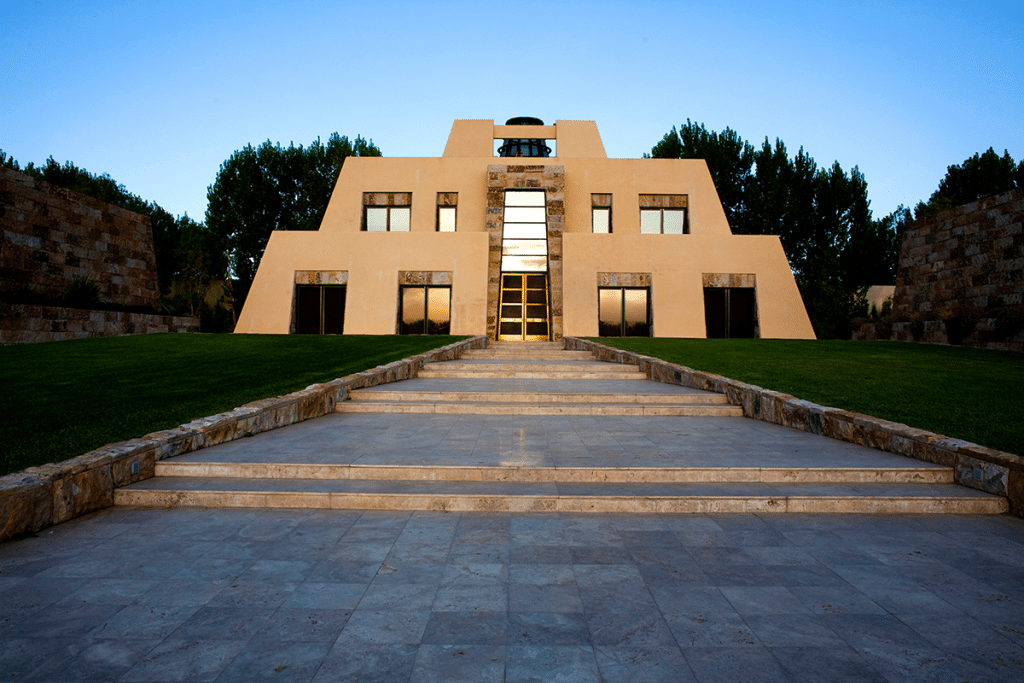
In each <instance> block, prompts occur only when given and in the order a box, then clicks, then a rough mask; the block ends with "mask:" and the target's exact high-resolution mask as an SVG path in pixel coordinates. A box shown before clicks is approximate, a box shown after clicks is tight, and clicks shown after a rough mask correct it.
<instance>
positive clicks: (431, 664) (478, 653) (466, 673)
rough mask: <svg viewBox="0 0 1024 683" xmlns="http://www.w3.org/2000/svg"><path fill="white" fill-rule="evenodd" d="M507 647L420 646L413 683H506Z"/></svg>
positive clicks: (411, 682) (477, 645)
mask: <svg viewBox="0 0 1024 683" xmlns="http://www.w3.org/2000/svg"><path fill="white" fill-rule="evenodd" d="M506 673H507V672H506V661H505V646H504V645H485V644H479V643H473V644H464V645H430V644H424V645H420V647H419V650H418V651H417V653H416V662H415V664H414V665H413V671H412V676H411V677H410V678H409V682H410V683H425V682H427V681H431V682H433V681H445V682H449V681H450V682H451V683H460V682H462V681H466V682H467V683H469V682H473V683H477V682H479V683H487V682H489V681H494V683H504V681H506V680H507V679H506Z"/></svg>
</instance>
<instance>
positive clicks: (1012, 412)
mask: <svg viewBox="0 0 1024 683" xmlns="http://www.w3.org/2000/svg"><path fill="white" fill-rule="evenodd" d="M594 341H599V342H601V343H603V344H607V345H609V346H616V347H618V348H622V349H628V350H630V351H636V352H638V353H642V354H645V355H649V356H654V357H656V358H662V359H664V360H667V361H670V362H673V363H678V364H680V365H685V366H687V367H691V368H694V369H696V370H703V371H706V372H713V373H716V374H720V375H724V376H725V377H729V378H731V379H735V380H739V381H741V382H749V383H750V384H754V385H757V386H760V387H763V388H765V389H772V390H774V391H780V392H783V393H787V394H791V395H793V396H796V397H798V398H802V399H805V400H807V401H812V402H814V403H819V404H821V405H826V406H833V407H836V408H843V409H845V410H852V411H855V412H859V413H864V414H866V415H872V416H874V417H879V418H882V419H886V420H892V421H895V422H902V423H904V424H907V425H910V426H911V427H917V428H919V429H927V430H930V431H934V432H938V433H940V434H945V435H947V436H952V437H955V438H958V439H965V440H967V441H971V442H974V443H978V444H981V445H983V446H988V447H989V448H996V449H999V450H1003V451H1008V452H1010V453H1017V454H1024V430H1021V428H1020V416H1021V415H1024V392H1021V391H1020V386H1021V385H1022V384H1024V354H1020V353H1015V352H1011V351H991V350H987V349H975V348H969V347H953V346H939V345H932V344H908V343H903V342H889V341H850V340H845V341H843V340H832V341H816V342H812V341H785V340H776V339H771V340H768V339H607V338H602V339H595V340H594Z"/></svg>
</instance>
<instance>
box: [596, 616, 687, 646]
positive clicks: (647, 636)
mask: <svg viewBox="0 0 1024 683" xmlns="http://www.w3.org/2000/svg"><path fill="white" fill-rule="evenodd" d="M586 618H587V627H588V628H589V629H590V638H591V642H592V643H593V644H594V645H595V646H598V645H609V646H613V647H646V648H656V647H671V646H674V645H675V644H676V641H675V638H674V637H673V635H672V631H671V630H669V627H668V625H667V624H666V622H665V619H664V618H663V617H662V614H661V613H660V612H659V611H658V610H657V609H654V610H650V609H643V608H642V607H641V608H638V609H634V610H627V609H622V610H618V611H614V610H602V611H600V612H591V611H589V610H588V611H587V613H586Z"/></svg>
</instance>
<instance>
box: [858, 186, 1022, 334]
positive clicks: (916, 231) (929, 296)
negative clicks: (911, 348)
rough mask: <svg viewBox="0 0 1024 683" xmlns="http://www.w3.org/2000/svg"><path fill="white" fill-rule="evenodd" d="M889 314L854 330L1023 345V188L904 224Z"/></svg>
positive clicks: (863, 332) (865, 332)
mask: <svg viewBox="0 0 1024 683" xmlns="http://www.w3.org/2000/svg"><path fill="white" fill-rule="evenodd" d="M892 320H893V323H892V327H891V329H889V328H888V327H887V326H879V325H874V326H873V327H871V329H862V331H861V333H860V334H859V335H855V336H859V337H861V338H864V337H867V338H879V337H890V336H891V337H892V338H894V339H903V340H908V341H909V340H916V341H926V342H933V343H964V344H970V345H972V346H986V347H989V348H997V349H1007V350H1015V351H1022V350H1024V190H1022V189H1016V190H1012V191H1010V192H1006V193H1003V194H998V195H993V196H991V197H986V198H984V199H979V200H978V201H975V202H971V203H969V204H964V205H962V206H958V207H955V208H952V209H948V210H946V211H943V212H941V213H938V214H935V215H934V216H928V217H927V218H922V219H920V220H917V221H914V222H913V223H911V224H910V225H909V226H908V227H907V231H906V233H905V234H904V236H903V248H902V251H901V253H900V262H899V271H898V274H897V276H896V293H895V295H894V297H893V309H892ZM866 327H868V326H866Z"/></svg>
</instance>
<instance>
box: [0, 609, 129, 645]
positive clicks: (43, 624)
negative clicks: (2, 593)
mask: <svg viewBox="0 0 1024 683" xmlns="http://www.w3.org/2000/svg"><path fill="white" fill-rule="evenodd" d="M123 609H125V607H124V605H102V604H99V605H94V604H88V603H81V604H66V603H60V604H54V605H49V606H48V607H44V608H43V609H41V610H39V611H37V612H34V613H33V614H31V615H30V616H28V617H27V618H26V619H24V620H23V621H22V622H21V623H19V624H18V625H17V626H16V627H13V629H12V630H11V631H10V633H11V634H12V635H17V637H19V638H75V637H81V636H86V635H88V634H89V632H91V631H92V630H94V629H95V628H96V627H97V626H99V625H101V624H103V623H104V622H105V621H107V620H108V619H110V618H111V617H113V616H114V615H115V614H117V613H118V612H120V611H121V610H123Z"/></svg>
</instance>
